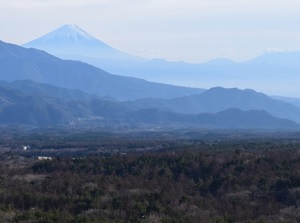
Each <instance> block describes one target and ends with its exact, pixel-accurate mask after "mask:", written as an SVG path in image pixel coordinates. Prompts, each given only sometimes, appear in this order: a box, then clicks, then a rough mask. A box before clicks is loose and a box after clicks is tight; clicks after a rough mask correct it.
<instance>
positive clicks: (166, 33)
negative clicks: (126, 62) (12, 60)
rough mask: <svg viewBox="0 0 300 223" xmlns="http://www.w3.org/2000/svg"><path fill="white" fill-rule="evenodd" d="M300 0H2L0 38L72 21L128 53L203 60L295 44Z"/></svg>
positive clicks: (33, 34)
mask: <svg viewBox="0 0 300 223" xmlns="http://www.w3.org/2000/svg"><path fill="white" fill-rule="evenodd" d="M299 12H300V1H299V0H185V1H182V0H118V1H117V0H63V1H62V0H9V1H7V0H0V40H3V41H6V42H11V43H16V44H22V43H25V42H28V41H30V40H32V39H35V38H37V37H39V36H41V35H43V34H46V33H48V32H50V31H52V30H54V29H56V28H58V27H59V26H61V25H63V24H70V23H71V24H76V25H78V26H79V27H81V28H82V29H83V30H85V31H86V32H88V33H89V34H91V35H93V36H94V37H96V38H98V39H100V40H102V41H104V42H106V43H107V44H109V45H111V46H113V47H115V48H117V49H120V50H123V51H125V52H127V53H131V54H134V55H139V56H143V57H147V58H165V59H167V60H184V61H190V62H203V61H207V60H210V59H213V58H228V59H233V60H238V61H241V60H246V59H249V58H253V57H255V56H257V55H261V54H263V53H264V52H266V51H270V50H271V51H272V50H288V51H290V50H300V13H299Z"/></svg>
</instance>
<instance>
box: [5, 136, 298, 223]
mask: <svg viewBox="0 0 300 223" xmlns="http://www.w3.org/2000/svg"><path fill="white" fill-rule="evenodd" d="M87 135H89V137H91V138H95V137H96V134H86V135H85V137H83V138H81V139H80V140H81V141H82V145H81V146H86V144H88V140H84V138H86V136H87ZM101 135H102V140H101V137H100V136H99V140H98V141H93V142H91V143H92V144H93V148H94V147H95V148H96V147H97V145H96V144H97V143H100V142H102V144H101V145H100V146H101V147H109V146H111V147H112V148H118V147H121V148H122V149H121V150H120V151H117V152H115V153H110V154H108V153H107V152H105V153H98V154H96V153H95V154H91V152H90V150H89V152H88V153H87V154H86V155H85V156H74V157H72V156H69V155H67V156H56V157H53V159H52V160H42V161H39V160H37V159H36V158H34V157H32V156H31V153H28V154H30V155H26V154H25V152H18V150H17V146H16V148H14V149H12V150H8V151H5V152H2V153H1V155H0V222H23V223H25V222H26V223H27V222H28V223H29V222H70V223H71V222H72V223H73V222H74V223H75V222H120V223H121V222H164V223H167V222H178V223H179V222H184V223H186V222H212V223H217V222H218V223H222V222H224V223H225V222H249V223H255V222H257V223H258V222H260V223H262V222H278V223H279V222H280V223H283V222H299V221H300V207H299V205H300V153H299V152H300V143H299V141H298V140H296V139H295V137H294V136H293V137H289V138H286V139H283V138H281V139H280V137H279V139H278V138H277V139H276V138H273V139H268V138H266V139H263V138H261V137H260V138H256V139H254V138H253V139H248V140H246V139H242V140H231V139H230V138H231V136H230V137H229V139H227V140H225V139H223V140H217V138H216V139H215V140H206V141H205V140H202V139H201V140H197V139H198V138H199V137H198V135H194V140H191V139H183V138H180V137H179V138H177V139H175V138H173V139H171V138H169V139H166V140H163V134H158V135H161V137H157V138H156V141H155V140H154V139H155V137H154V136H151V137H150V136H149V139H150V140H148V141H147V140H146V138H147V137H140V138H138V137H136V135H135V137H136V140H133V137H127V141H126V137H125V136H124V137H121V135H120V139H119V141H118V139H117V138H115V135H109V134H108V135H106V136H105V135H104V134H101ZM33 136H34V137H33ZM36 136H37V135H36V133H35V134H33V135H31V136H26V137H25V136H20V135H18V136H15V137H12V138H10V139H9V140H8V141H7V143H12V142H13V141H14V140H12V139H15V140H16V141H15V142H17V144H18V143H19V141H18V140H21V139H23V140H24V141H25V142H31V143H32V144H34V143H35V144H34V145H35V146H37V145H39V149H38V150H37V151H42V150H49V148H48V147H50V146H53V144H51V145H50V143H49V142H48V141H49V140H46V139H44V141H45V145H44V146H42V143H41V140H40V139H39V138H38V137H36ZM83 136H84V134H83ZM165 136H166V134H165ZM60 137H61V136H60ZM68 137H69V136H64V137H63V138H64V140H66V138H68ZM34 138H35V140H33V139H34ZM54 138H55V137H54ZM105 138H106V139H107V140H106V141H105V140H104V139H105ZM166 138H167V137H166ZM218 138H220V135H218ZM47 139H49V137H48V138H47ZM55 139H56V140H55V143H58V144H59V142H60V141H59V140H58V138H55ZM113 139H114V140H113ZM30 140H32V141H30ZM77 140H78V138H77ZM74 141H75V142H76V140H75V139H74ZM46 142H47V143H46ZM66 142H67V141H66ZM52 143H53V142H52ZM67 144H68V143H67ZM8 145H9V144H6V146H8ZM68 145H69V146H70V145H73V144H72V143H70V144H68ZM154 145H160V146H159V147H157V148H156V147H154ZM3 146H4V143H2V147H3ZM124 147H128V148H130V149H129V150H128V153H124V151H125V150H124ZM149 147H151V148H155V149H153V150H149V149H146V148H149ZM91 148H92V147H91ZM137 148H139V149H141V148H144V150H140V151H137ZM60 149H64V148H59V146H58V147H57V148H55V150H60ZM37 151H35V153H36V152H37ZM92 151H96V150H92ZM97 151H98V150H97ZM29 152H30V151H29ZM80 154H81V153H79V155H80Z"/></svg>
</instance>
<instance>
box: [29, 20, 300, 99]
mask: <svg viewBox="0 0 300 223" xmlns="http://www.w3.org/2000/svg"><path fill="white" fill-rule="evenodd" d="M65 42H68V43H67V44H66V46H64V45H65V44H64V43H65ZM90 45H93V47H90ZM24 46H25V47H34V48H37V49H42V50H46V51H47V52H50V53H51V54H53V55H56V56H59V57H61V58H64V59H74V60H80V61H84V62H87V63H89V64H92V65H94V66H96V67H99V68H101V69H104V70H106V71H108V72H110V73H113V74H119V75H123V76H130V77H137V78H142V79H145V80H148V81H154V82H159V83H168V84H174V85H181V86H192V87H201V88H211V87H214V86H223V87H227V88H228V87H239V88H252V89H256V90H259V91H263V92H267V93H268V94H273V95H282V94H285V95H294V97H300V88H299V87H298V83H299V73H300V65H299V61H300V52H272V53H267V54H265V55H262V56H259V57H257V58H254V59H252V60H249V61H245V62H234V61H230V60H226V59H215V60H212V61H209V62H207V63H200V64H190V63H186V62H168V61H165V60H162V59H153V60H148V61H146V60H143V59H141V58H138V59H137V58H134V57H130V56H129V57H126V59H124V60H123V61H122V60H120V58H121V57H122V56H118V55H119V54H122V55H124V54H125V53H123V52H120V51H118V53H116V54H114V53H107V50H106V49H109V51H111V52H115V51H114V49H111V47H109V46H107V45H106V44H104V43H102V42H101V41H99V40H96V39H95V38H93V37H91V36H90V35H89V34H87V33H86V32H84V31H83V30H81V29H80V28H78V27H76V26H71V25H65V26H63V27H60V28H58V29H57V30H54V31H52V32H51V33H49V34H46V35H45V36H43V37H41V38H38V39H36V40H33V41H31V42H29V43H26V44H24ZM85 48H88V49H89V50H84V49H85ZM92 48H94V49H93V50H91V49H92ZM62 51H63V52H62ZM87 51H88V52H87ZM91 52H92V53H91ZM199 53H201V52H199ZM62 54H64V55H62ZM105 55H107V56H105ZM116 61H118V62H116Z"/></svg>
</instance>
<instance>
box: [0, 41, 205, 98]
mask: <svg viewBox="0 0 300 223" xmlns="http://www.w3.org/2000/svg"><path fill="white" fill-rule="evenodd" d="M26 79H30V80H34V81H37V82H41V83H48V84H52V85H55V86H59V87H63V88H69V89H79V90H82V91H85V92H88V93H92V94H97V95H100V96H110V97H113V98H115V99H117V100H130V99H138V98H146V97H152V98H155V97H160V98H173V97H178V96H183V95H191V94H197V93H201V92H203V89H196V88H188V87H178V86H173V85H167V84H158V83H152V82H148V81H145V80H142V79H137V78H131V77H124V76H117V75H112V74H109V73H107V72H105V71H103V70H101V69H99V68H96V67H94V66H91V65H88V64H86V63H82V62H79V61H71V60H62V59H59V58H57V57H54V56H52V55H50V54H48V53H46V52H44V51H40V50H36V49H26V48H23V47H20V46H17V45H13V44H8V43H4V42H1V41H0V80H4V81H8V82H10V81H14V80H26Z"/></svg>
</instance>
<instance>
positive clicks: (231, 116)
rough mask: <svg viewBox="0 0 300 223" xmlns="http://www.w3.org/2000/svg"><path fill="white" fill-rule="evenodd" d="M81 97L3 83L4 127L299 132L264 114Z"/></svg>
mask: <svg viewBox="0 0 300 223" xmlns="http://www.w3.org/2000/svg"><path fill="white" fill-rule="evenodd" d="M16 86H17V87H16ZM22 86H24V87H22ZM22 89H25V90H22ZM32 89H34V91H33V90H32ZM47 92H48V93H49V92H58V94H57V95H56V96H55V94H53V95H49V94H48V93H47ZM75 92H76V95H74V90H68V89H62V88H58V87H54V86H51V85H46V86H45V84H39V83H36V82H32V81H17V82H14V83H5V82H2V83H1V84H0V100H1V107H0V123H1V124H25V125H32V126H55V125H60V126H66V127H67V126H91V125H92V126H110V127H113V126H114V127H120V126H128V127H147V126H153V127H167V128H187V127H196V128H197V127H203V128H206V127H209V128H215V127H217V128H243V129H245V128H246V129H247V128H262V129H295V128H298V127H299V126H298V125H297V124H296V123H295V122H292V121H290V120H287V119H280V118H276V117H273V116H271V115H270V114H268V113H267V112H264V111H255V110H251V111H242V110H239V109H226V110H225V111H222V112H218V113H215V114H208V113H206V114H180V113H175V112H170V111H161V110H158V109H147V108H134V107H132V106H131V103H125V102H116V101H111V100H105V99H103V98H100V97H96V96H94V95H88V94H86V93H83V92H80V91H75ZM64 95H66V97H64ZM71 96H72V97H71Z"/></svg>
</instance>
